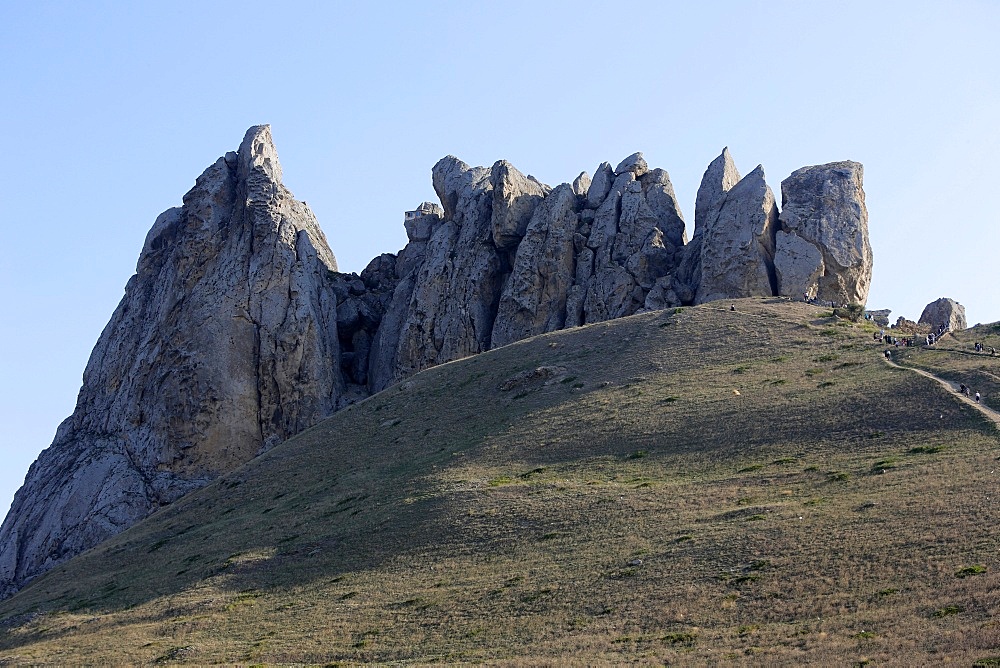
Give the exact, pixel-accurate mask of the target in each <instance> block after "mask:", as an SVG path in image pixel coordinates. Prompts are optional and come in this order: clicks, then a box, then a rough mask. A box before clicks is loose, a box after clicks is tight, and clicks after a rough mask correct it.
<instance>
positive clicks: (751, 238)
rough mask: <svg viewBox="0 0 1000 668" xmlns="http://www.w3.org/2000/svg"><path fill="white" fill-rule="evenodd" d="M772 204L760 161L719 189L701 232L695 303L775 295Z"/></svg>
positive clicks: (775, 214)
mask: <svg viewBox="0 0 1000 668" xmlns="http://www.w3.org/2000/svg"><path fill="white" fill-rule="evenodd" d="M777 227H778V207H777V204H776V203H775V200H774V194H773V193H772V192H771V188H770V187H768V185H767V183H766V182H765V181H764V169H763V167H761V166H760V165H758V166H757V168H756V169H755V170H753V171H752V172H750V173H749V174H747V175H746V176H745V177H743V178H742V179H741V180H740V181H739V183H737V184H736V185H735V186H733V187H732V188H731V189H730V190H729V191H728V192H726V193H725V195H724V196H723V199H722V201H721V204H720V205H719V206H718V210H717V212H715V213H714V215H711V216H709V217H708V218H707V219H706V221H705V229H704V231H703V232H702V234H701V249H700V250H701V281H699V283H698V287H697V292H696V295H695V303H696V304H701V303H704V302H708V301H713V300H716V299H730V298H733V297H755V296H770V295H773V294H775V285H774V283H775V279H774V271H773V261H774V244H775V239H774V237H775V233H776V232H777Z"/></svg>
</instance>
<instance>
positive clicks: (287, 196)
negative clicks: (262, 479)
mask: <svg viewBox="0 0 1000 668" xmlns="http://www.w3.org/2000/svg"><path fill="white" fill-rule="evenodd" d="M336 268H337V265H336V260H335V259H334V256H333V253H332V252H331V251H330V249H329V247H328V246H327V243H326V239H325V238H324V236H323V233H322V232H321V231H320V229H319V226H318V225H317V223H316V219H315V217H314V216H313V214H312V212H311V211H310V210H309V209H308V208H307V207H306V206H305V204H303V203H301V202H298V201H296V200H295V199H294V198H293V197H292V194H291V193H290V192H289V191H288V190H287V189H286V188H285V187H284V186H283V185H282V183H281V165H280V163H279V162H278V156H277V152H276V151H275V148H274V143H273V141H272V138H271V131H270V128H269V127H268V126H266V125H261V126H256V127H253V128H250V130H249V131H248V132H247V133H246V137H245V138H244V140H243V142H242V144H241V145H240V149H239V151H238V152H235V153H228V154H227V155H226V156H225V157H223V158H219V159H218V160H217V161H216V162H215V163H214V164H213V165H212V166H210V167H209V168H208V169H206V170H205V172H204V173H203V174H202V175H201V176H200V177H198V180H197V182H196V183H195V186H194V188H192V189H191V191H190V192H188V193H187V194H186V195H185V196H184V205H183V206H182V207H179V208H174V209H169V210H167V211H165V212H164V213H163V214H161V215H160V216H159V217H158V218H157V219H156V222H155V223H154V225H153V227H152V229H151V230H150V232H149V234H148V235H147V238H146V242H145V244H144V246H143V250H142V253H141V255H140V257H139V261H138V264H137V267H136V274H135V276H133V277H132V278H131V279H130V280H129V282H128V285H127V286H126V289H125V296H124V297H123V298H122V301H121V303H120V304H119V305H118V308H117V309H116V310H115V313H114V315H113V316H112V317H111V321H110V322H109V323H108V325H107V326H106V327H105V329H104V332H103V333H102V334H101V337H100V339H99V340H98V342H97V345H96V346H95V348H94V351H93V353H92V354H91V357H90V361H89V362H88V364H87V369H86V371H85V372H84V378H83V387H82V388H81V390H80V395H79V398H78V400H77V406H76V410H75V411H74V413H73V415H72V416H71V417H69V418H68V419H67V420H66V421H65V422H63V424H62V425H61V426H60V427H59V430H58V432H57V434H56V438H55V440H54V442H53V443H52V445H51V446H50V447H49V448H48V449H46V450H45V451H44V452H42V454H41V455H40V456H39V458H38V460H37V461H36V462H35V463H34V464H33V465H32V467H31V469H30V471H29V472H28V476H27V478H26V480H25V483H24V486H23V487H22V488H21V489H20V490H19V491H18V492H17V495H16V496H15V498H14V503H13V506H12V508H11V511H10V513H9V514H8V516H7V518H6V520H5V521H4V523H3V525H2V527H0V596H2V595H5V594H9V593H11V592H12V591H14V590H15V589H17V588H19V587H20V586H22V585H23V584H24V583H25V582H26V581H28V580H30V579H31V578H33V577H35V576H37V575H39V574H40V573H42V572H44V571H46V570H48V569H49V568H51V567H52V566H54V565H56V564H58V563H59V562H61V561H63V560H65V559H67V558H69V557H71V556H73V555H75V554H77V553H79V552H81V551H83V550H85V549H87V548H89V547H91V546H93V545H96V544H97V543H98V542H100V541H102V540H104V539H105V538H107V537H109V536H112V535H114V534H115V533H118V532H119V531H122V530H123V529H125V528H127V527H129V526H131V525H132V524H134V523H135V522H136V521H138V520H140V519H142V518H143V517H145V516H146V515H148V514H149V513H150V512H152V511H153V510H155V509H156V508H158V507H160V506H162V505H163V504H166V503H169V502H171V501H173V500H175V499H176V498H178V497H180V496H181V495H183V494H185V493H186V492H188V491H190V490H192V489H196V488H197V487H200V486H202V485H204V484H205V483H206V482H207V481H208V480H210V479H211V478H213V477H214V476H217V475H219V474H220V473H222V472H224V471H228V470H231V469H233V468H235V467H236V466H238V465H239V464H241V463H243V462H245V461H247V460H249V459H251V458H252V457H254V456H255V455H256V454H258V453H259V452H260V451H261V450H262V449H264V448H267V447H270V446H272V445H275V444H277V443H279V442H281V441H283V440H284V439H286V438H288V437H289V436H291V435H293V434H295V433H297V432H299V431H301V430H302V429H304V428H306V427H308V426H310V425H311V424H313V423H315V422H316V421H317V420H319V419H320V418H323V417H325V416H327V415H329V414H330V413H332V412H333V410H334V408H335V406H336V400H337V396H338V393H339V391H340V387H341V385H342V380H341V378H340V376H339V372H338V371H337V368H338V367H337V365H336V364H331V363H330V360H334V359H336V358H337V357H338V355H339V351H338V344H337V331H336V299H335V297H334V296H333V295H332V294H330V293H329V291H328V290H327V288H326V287H325V284H326V282H327V280H328V276H329V274H330V272H331V271H335V270H336Z"/></svg>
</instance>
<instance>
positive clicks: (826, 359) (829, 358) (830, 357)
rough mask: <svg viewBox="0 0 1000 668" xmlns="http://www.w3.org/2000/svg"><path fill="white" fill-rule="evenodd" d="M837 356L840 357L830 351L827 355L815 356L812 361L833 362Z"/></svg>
mask: <svg viewBox="0 0 1000 668" xmlns="http://www.w3.org/2000/svg"><path fill="white" fill-rule="evenodd" d="M838 357H840V355H834V354H833V353H830V354H827V355H820V356H819V357H817V358H816V359H814V360H813V361H814V362H833V361H834V360H836V359H837V358H838Z"/></svg>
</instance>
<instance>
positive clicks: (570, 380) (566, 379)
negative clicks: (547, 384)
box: [559, 376, 576, 385]
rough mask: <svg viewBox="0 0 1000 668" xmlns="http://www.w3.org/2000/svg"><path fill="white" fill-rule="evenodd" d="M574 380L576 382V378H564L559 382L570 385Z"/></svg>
mask: <svg viewBox="0 0 1000 668" xmlns="http://www.w3.org/2000/svg"><path fill="white" fill-rule="evenodd" d="M574 380H576V376H566V377H565V378H563V379H562V380H560V381H559V382H560V383H562V384H563V385H565V384H566V383H572V382H573V381H574Z"/></svg>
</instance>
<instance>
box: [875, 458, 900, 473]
mask: <svg viewBox="0 0 1000 668" xmlns="http://www.w3.org/2000/svg"><path fill="white" fill-rule="evenodd" d="M894 468H896V458H895V457H886V458H885V459H882V460H879V461H877V462H875V463H874V464H872V471H873V472H884V471H887V470H888V469H894Z"/></svg>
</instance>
